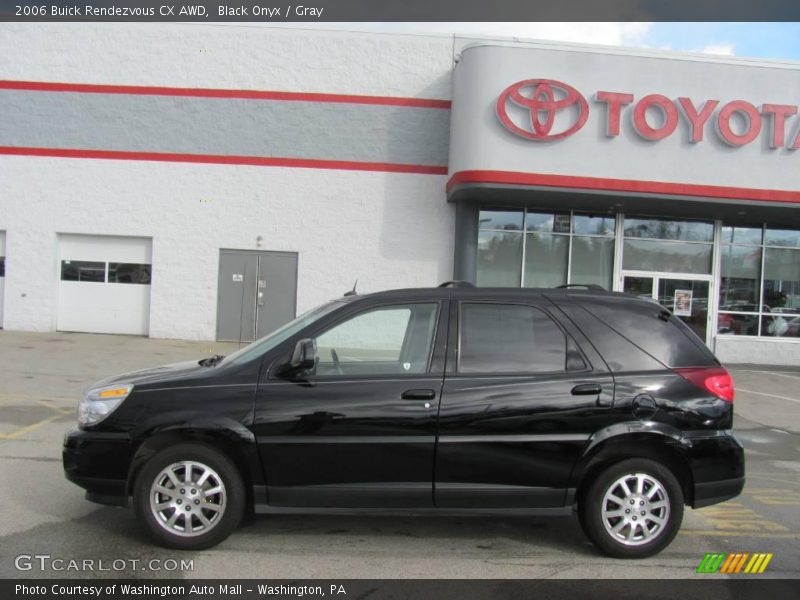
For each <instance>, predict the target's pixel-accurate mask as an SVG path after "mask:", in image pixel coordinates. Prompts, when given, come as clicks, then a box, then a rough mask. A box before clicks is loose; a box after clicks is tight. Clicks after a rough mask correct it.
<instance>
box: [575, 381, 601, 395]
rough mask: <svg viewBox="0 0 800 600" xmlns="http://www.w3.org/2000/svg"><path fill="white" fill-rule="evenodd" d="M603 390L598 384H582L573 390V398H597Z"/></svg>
mask: <svg viewBox="0 0 800 600" xmlns="http://www.w3.org/2000/svg"><path fill="white" fill-rule="evenodd" d="M602 391H603V388H602V387H600V385H599V384H597V383H582V384H580V385H576V386H575V387H574V388H572V395H573V396H597V395H599V394H600V392H602Z"/></svg>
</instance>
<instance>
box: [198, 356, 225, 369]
mask: <svg viewBox="0 0 800 600" xmlns="http://www.w3.org/2000/svg"><path fill="white" fill-rule="evenodd" d="M223 358H225V355H223V354H215V355H214V356H209V357H208V358H204V359H202V360H199V361H197V364H200V365H203V366H204V367H213V366H214V365H216V364H218V363H219V361H221V360H222V359H223Z"/></svg>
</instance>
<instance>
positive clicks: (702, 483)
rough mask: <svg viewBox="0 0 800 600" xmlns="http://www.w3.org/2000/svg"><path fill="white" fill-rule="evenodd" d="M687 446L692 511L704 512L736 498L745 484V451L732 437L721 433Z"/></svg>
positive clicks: (689, 442)
mask: <svg viewBox="0 0 800 600" xmlns="http://www.w3.org/2000/svg"><path fill="white" fill-rule="evenodd" d="M685 441H687V442H688V445H689V451H688V455H689V456H688V458H689V465H690V467H691V471H692V482H693V485H692V495H691V498H689V499H687V500H689V502H688V503H689V504H690V505H691V507H692V508H702V507H703V506H710V505H711V504H717V503H719V502H724V501H725V500H730V499H731V498H735V497H736V496H738V495H739V494H741V493H742V489H744V482H745V469H744V462H745V461H744V447H743V446H742V444H741V443H740V442H739V440H737V439H736V437H734V436H733V435H731V434H730V433H727V432H719V433H718V434H717V435H715V436H712V437H702V438H699V437H698V438H691V439H690V440H685Z"/></svg>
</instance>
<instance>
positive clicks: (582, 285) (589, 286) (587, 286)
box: [556, 283, 606, 292]
mask: <svg viewBox="0 0 800 600" xmlns="http://www.w3.org/2000/svg"><path fill="white" fill-rule="evenodd" d="M569 288H584V289H587V290H601V291H603V292H605V291H606V288H604V287H603V286H602V285H597V284H596V283H565V284H563V285H557V286H556V289H557V290H559V289H561V290H563V289H569Z"/></svg>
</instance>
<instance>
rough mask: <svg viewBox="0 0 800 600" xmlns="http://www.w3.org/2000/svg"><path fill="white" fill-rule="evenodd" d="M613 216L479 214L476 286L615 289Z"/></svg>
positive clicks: (521, 211)
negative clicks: (586, 286) (574, 286)
mask: <svg viewBox="0 0 800 600" xmlns="http://www.w3.org/2000/svg"><path fill="white" fill-rule="evenodd" d="M614 224H615V220H614V217H613V216H594V215H582V214H578V213H572V212H543V211H529V210H525V209H518V210H510V209H486V210H482V211H480V216H479V232H478V270H477V279H476V281H477V284H478V285H479V286H485V287H492V286H497V287H556V286H559V285H563V284H565V283H575V284H596V285H600V286H602V287H603V288H605V289H611V281H612V274H613V270H614Z"/></svg>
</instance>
